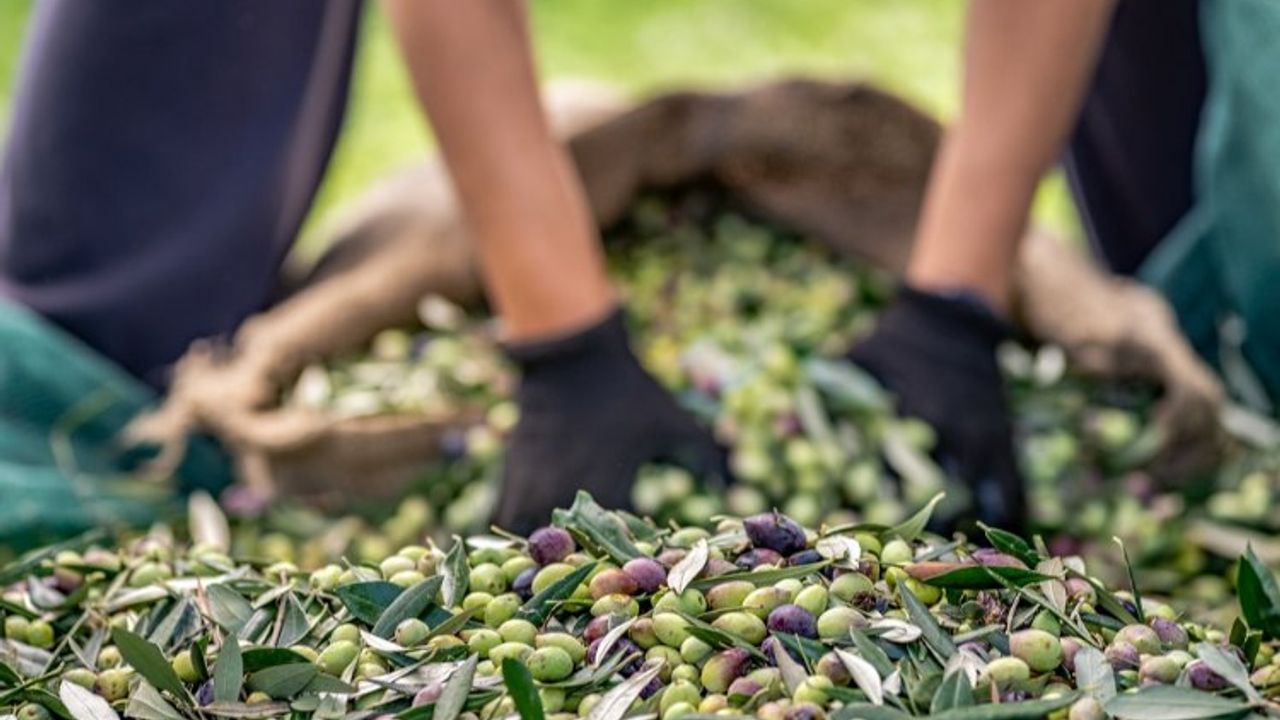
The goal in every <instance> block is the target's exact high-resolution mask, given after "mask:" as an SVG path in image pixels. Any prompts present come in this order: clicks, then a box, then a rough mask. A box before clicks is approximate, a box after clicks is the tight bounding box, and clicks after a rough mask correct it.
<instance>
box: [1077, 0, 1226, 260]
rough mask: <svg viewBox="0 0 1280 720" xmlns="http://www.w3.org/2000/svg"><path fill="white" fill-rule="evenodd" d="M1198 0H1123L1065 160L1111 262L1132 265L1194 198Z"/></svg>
mask: <svg viewBox="0 0 1280 720" xmlns="http://www.w3.org/2000/svg"><path fill="white" fill-rule="evenodd" d="M1199 4H1200V3H1199V2H1198V0H1122V2H1120V3H1119V4H1118V5H1117V8H1116V13H1115V17H1114V18H1113V19H1112V24H1111V29H1110V32H1109V35H1108V37H1107V41H1106V45H1105V46H1104V49H1103V53H1102V56H1101V58H1099V63H1098V68H1097V72H1096V74H1095V77H1094V80H1093V84H1092V86H1091V87H1090V89H1089V93H1088V96H1087V98H1086V100H1085V103H1084V107H1083V108H1082V110H1081V113H1080V119H1079V122H1078V124H1077V127H1076V130H1075V133H1074V134H1073V135H1072V138H1071V145H1070V148H1069V149H1068V152H1067V156H1066V161H1065V166H1066V170H1067V177H1068V180H1069V181H1070V184H1071V189H1072V192H1073V194H1074V195H1075V199H1076V206H1077V207H1078V208H1079V209H1080V216H1081V219H1082V221H1083V223H1084V226H1085V230H1086V233H1087V234H1088V236H1089V239H1090V241H1091V242H1092V244H1093V247H1094V249H1095V251H1096V252H1097V253H1098V254H1099V255H1100V256H1101V258H1102V260H1103V261H1104V262H1105V263H1106V264H1107V265H1108V266H1110V267H1111V269H1112V270H1114V271H1115V272H1118V273H1122V274H1125V275H1131V274H1133V273H1134V272H1136V271H1137V269H1138V267H1139V265H1141V264H1142V261H1143V260H1145V259H1146V258H1147V256H1148V255H1149V254H1150V253H1151V251H1152V249H1154V248H1155V246H1156V245H1158V244H1159V243H1160V242H1161V241H1162V240H1163V239H1164V238H1165V236H1166V235H1168V233H1169V231H1170V230H1172V229H1173V227H1174V225H1176V224H1177V223H1178V221H1180V220H1181V219H1182V218H1183V217H1184V216H1185V215H1186V214H1187V212H1188V211H1189V210H1190V209H1191V207H1192V205H1193V204H1194V202H1195V198H1194V192H1193V189H1192V185H1193V177H1192V176H1193V173H1192V166H1193V162H1192V161H1193V149H1194V147H1195V143H1196V136H1197V133H1198V131H1199V128H1200V112H1201V108H1202V106H1203V104H1204V98H1205V61H1204V53H1203V49H1202V46H1201V42H1200V29H1199V24H1200V23H1199Z"/></svg>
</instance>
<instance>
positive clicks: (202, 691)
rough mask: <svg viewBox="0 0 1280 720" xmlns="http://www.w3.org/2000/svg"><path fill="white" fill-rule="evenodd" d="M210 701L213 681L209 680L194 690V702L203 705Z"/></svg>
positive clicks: (211, 700) (211, 699)
mask: <svg viewBox="0 0 1280 720" xmlns="http://www.w3.org/2000/svg"><path fill="white" fill-rule="evenodd" d="M211 702H213V681H212V680H209V681H207V682H205V683H203V684H201V685H200V687H199V689H197V690H196V704H197V705H199V706H200V707H204V706H205V705H208V704H209V703H211Z"/></svg>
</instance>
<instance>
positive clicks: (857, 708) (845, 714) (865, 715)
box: [828, 703, 911, 720]
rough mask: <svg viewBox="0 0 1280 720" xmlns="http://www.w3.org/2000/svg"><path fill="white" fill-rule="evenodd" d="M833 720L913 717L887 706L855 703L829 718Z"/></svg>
mask: <svg viewBox="0 0 1280 720" xmlns="http://www.w3.org/2000/svg"><path fill="white" fill-rule="evenodd" d="M828 717H830V718H831V720H910V718H911V716H910V715H908V714H907V713H905V712H903V711H901V710H899V709H897V708H891V707H889V706H887V705H872V704H870V703H854V704H851V705H845V706H844V707H843V708H841V709H839V710H837V711H835V713H833V714H831V715H830V716H828Z"/></svg>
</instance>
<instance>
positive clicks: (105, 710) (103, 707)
mask: <svg viewBox="0 0 1280 720" xmlns="http://www.w3.org/2000/svg"><path fill="white" fill-rule="evenodd" d="M58 697H59V698H60V699H61V700H62V704H63V705H65V706H66V708H67V712H69V713H71V716H72V717H74V718H75V720H120V716H119V715H117V714H116V711H115V710H112V709H111V706H110V705H108V704H107V701H106V700H103V699H102V698H101V697H99V696H98V695H95V694H93V693H92V692H90V691H88V690H86V689H84V688H82V687H80V686H79V685H77V684H75V683H73V682H70V681H67V680H63V681H62V682H61V683H60V684H59V685H58Z"/></svg>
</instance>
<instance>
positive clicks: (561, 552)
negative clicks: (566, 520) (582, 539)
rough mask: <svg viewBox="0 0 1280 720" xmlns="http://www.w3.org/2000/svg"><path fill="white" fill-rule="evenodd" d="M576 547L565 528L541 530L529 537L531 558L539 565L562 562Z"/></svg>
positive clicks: (535, 531) (545, 528)
mask: <svg viewBox="0 0 1280 720" xmlns="http://www.w3.org/2000/svg"><path fill="white" fill-rule="evenodd" d="M576 547H577V546H576V545H575V544H574V542H573V536H572V535H570V534H569V531H567V530H564V529H563V528H558V527H544V528H539V529H537V530H534V531H533V534H532V535H530V536H529V557H531V558H533V561H534V562H536V563H538V564H539V565H547V564H549V563H553V562H560V561H561V560H563V559H565V558H566V557H568V555H569V553H571V552H573V551H574V549H575V548H576Z"/></svg>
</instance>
